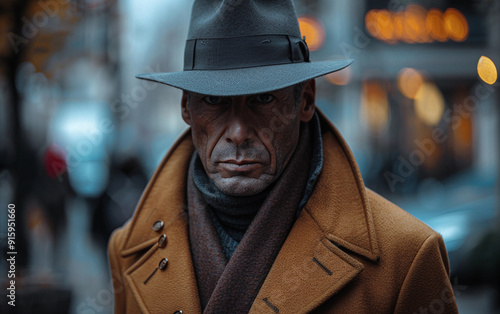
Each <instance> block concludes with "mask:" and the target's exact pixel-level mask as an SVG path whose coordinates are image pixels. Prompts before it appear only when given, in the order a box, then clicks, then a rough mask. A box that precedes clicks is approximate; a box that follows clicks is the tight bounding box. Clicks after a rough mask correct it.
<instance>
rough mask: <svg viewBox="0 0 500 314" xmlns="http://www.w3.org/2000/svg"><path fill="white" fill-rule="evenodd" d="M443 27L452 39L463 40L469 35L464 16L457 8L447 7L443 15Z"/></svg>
mask: <svg viewBox="0 0 500 314" xmlns="http://www.w3.org/2000/svg"><path fill="white" fill-rule="evenodd" d="M443 21H444V29H445V30H446V33H447V34H448V37H450V38H451V39H452V40H454V41H464V40H466V39H467V36H469V24H468V23H467V19H466V18H465V16H464V15H463V14H462V13H461V12H460V11H458V10H457V9H453V8H449V9H447V10H446V11H445V12H444V15H443Z"/></svg>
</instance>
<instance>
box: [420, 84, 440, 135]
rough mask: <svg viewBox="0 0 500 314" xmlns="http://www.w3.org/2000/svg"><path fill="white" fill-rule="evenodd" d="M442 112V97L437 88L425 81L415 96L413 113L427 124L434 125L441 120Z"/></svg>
mask: <svg viewBox="0 0 500 314" xmlns="http://www.w3.org/2000/svg"><path fill="white" fill-rule="evenodd" d="M443 112H444V97H443V94H442V93H441V91H440V90H439V88H438V87H437V86H436V85H435V84H434V83H431V82H425V83H424V84H422V86H421V87H420V88H419V90H418V92H417V94H416V96H415V113H416V115H417V117H418V118H419V119H420V120H421V121H422V122H424V123H425V124H427V125H430V126H434V125H436V124H438V123H439V121H441V118H442V117H443Z"/></svg>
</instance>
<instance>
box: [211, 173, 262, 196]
mask: <svg viewBox="0 0 500 314" xmlns="http://www.w3.org/2000/svg"><path fill="white" fill-rule="evenodd" d="M212 180H213V181H214V183H215V185H216V186H217V187H218V188H219V190H221V192H222V193H224V194H227V195H232V196H251V195H255V194H258V193H260V192H262V191H264V190H265V189H266V188H267V187H268V186H269V185H270V184H271V181H270V180H269V181H268V180H265V179H262V178H249V177H245V176H234V177H230V178H222V177H218V178H213V179H212Z"/></svg>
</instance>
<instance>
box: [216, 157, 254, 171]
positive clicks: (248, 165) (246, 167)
mask: <svg viewBox="0 0 500 314" xmlns="http://www.w3.org/2000/svg"><path fill="white" fill-rule="evenodd" d="M218 164H219V165H220V166H221V167H222V168H224V169H225V170H227V171H229V172H250V171H254V170H256V169H258V168H260V167H261V166H262V163H260V162H258V161H256V160H245V159H242V160H234V159H229V160H223V161H220V162H218Z"/></svg>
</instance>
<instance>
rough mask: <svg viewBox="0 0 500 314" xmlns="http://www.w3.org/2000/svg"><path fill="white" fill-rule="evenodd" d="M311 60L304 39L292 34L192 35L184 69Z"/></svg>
mask: <svg viewBox="0 0 500 314" xmlns="http://www.w3.org/2000/svg"><path fill="white" fill-rule="evenodd" d="M300 62H309V49H308V48H307V44H306V42H305V41H304V40H302V39H300V38H297V37H294V36H289V35H256V36H245V37H232V38H210V39H189V40H187V41H186V50H185V51H184V71H190V70H226V69H239V68H250V67H258V66H266V65H277V64H289V63H300Z"/></svg>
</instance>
